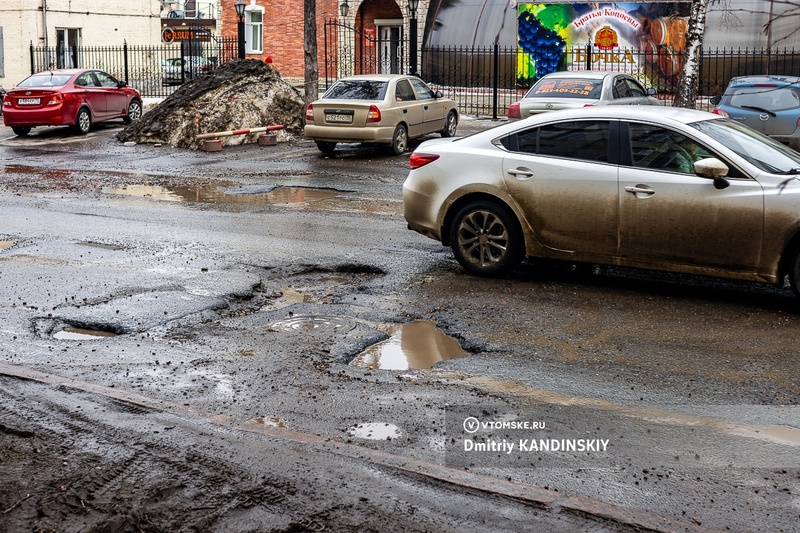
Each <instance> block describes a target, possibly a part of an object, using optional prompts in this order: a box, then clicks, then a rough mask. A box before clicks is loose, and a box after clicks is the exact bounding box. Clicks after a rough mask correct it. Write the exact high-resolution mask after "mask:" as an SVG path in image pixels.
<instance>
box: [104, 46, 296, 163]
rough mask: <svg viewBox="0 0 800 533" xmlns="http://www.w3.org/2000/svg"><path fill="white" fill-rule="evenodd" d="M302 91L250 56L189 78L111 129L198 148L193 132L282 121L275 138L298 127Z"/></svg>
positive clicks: (245, 139)
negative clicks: (137, 117)
mask: <svg viewBox="0 0 800 533" xmlns="http://www.w3.org/2000/svg"><path fill="white" fill-rule="evenodd" d="M303 113H304V101H303V97H302V95H301V94H300V91H298V90H297V89H296V88H295V87H293V86H292V85H290V84H289V83H286V82H285V81H283V80H282V79H281V77H280V74H278V73H277V72H276V71H275V70H274V69H273V68H272V67H271V66H270V65H267V64H266V63H264V62H262V61H257V60H255V59H245V60H236V61H230V62H228V63H225V64H224V65H221V66H220V67H219V68H217V69H215V70H213V71H212V72H210V73H208V74H206V75H204V76H200V77H198V78H195V79H193V80H189V81H187V82H186V83H184V84H183V85H182V86H181V87H179V88H178V89H177V90H176V91H175V92H174V93H172V95H170V96H169V97H168V98H166V99H165V100H164V101H163V102H161V103H160V104H158V105H157V106H156V107H154V108H152V109H150V110H149V111H147V112H146V113H145V114H144V115H143V116H142V118H141V119H140V120H138V121H136V122H134V123H132V124H130V125H129V126H127V127H126V128H125V129H123V130H122V131H120V132H119V133H118V134H117V139H119V140H120V141H122V142H131V141H132V142H136V143H164V144H169V145H171V146H177V147H182V148H195V149H196V148H200V147H201V146H202V143H203V141H202V140H197V135H198V134H204V133H217V132H224V131H232V130H239V129H252V128H259V127H264V126H278V125H280V126H283V129H282V130H278V131H273V132H270V133H277V135H278V141H285V140H289V139H292V138H296V137H299V136H301V135H302V133H303ZM262 133H264V132H261V133H250V134H246V135H234V136H229V137H219V138H220V139H221V140H222V144H223V145H234V144H244V143H254V142H256V141H257V140H258V136H259V135H261V134H262Z"/></svg>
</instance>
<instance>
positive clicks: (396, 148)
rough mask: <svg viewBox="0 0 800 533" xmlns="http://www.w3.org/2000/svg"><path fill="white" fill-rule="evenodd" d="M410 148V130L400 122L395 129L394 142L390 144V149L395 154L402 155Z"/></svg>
mask: <svg viewBox="0 0 800 533" xmlns="http://www.w3.org/2000/svg"><path fill="white" fill-rule="evenodd" d="M406 148H408V131H407V130H406V127H405V126H403V125H402V124H398V125H397V127H396V128H395V129H394V135H392V144H390V145H389V151H390V152H391V153H393V154H394V155H400V154H402V153H403V152H405V151H406Z"/></svg>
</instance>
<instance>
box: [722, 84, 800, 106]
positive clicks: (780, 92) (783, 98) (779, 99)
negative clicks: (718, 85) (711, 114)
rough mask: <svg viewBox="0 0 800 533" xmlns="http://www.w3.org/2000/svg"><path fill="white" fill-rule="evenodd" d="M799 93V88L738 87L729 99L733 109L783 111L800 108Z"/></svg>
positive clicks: (729, 95)
mask: <svg viewBox="0 0 800 533" xmlns="http://www.w3.org/2000/svg"><path fill="white" fill-rule="evenodd" d="M799 91H800V89H798V88H797V87H737V88H735V89H733V90H732V91H731V92H730V93H728V95H727V99H728V105H731V106H733V107H748V106H749V107H757V108H760V109H768V110H770V111H783V110H786V109H795V108H798V107H800V94H798V92H799Z"/></svg>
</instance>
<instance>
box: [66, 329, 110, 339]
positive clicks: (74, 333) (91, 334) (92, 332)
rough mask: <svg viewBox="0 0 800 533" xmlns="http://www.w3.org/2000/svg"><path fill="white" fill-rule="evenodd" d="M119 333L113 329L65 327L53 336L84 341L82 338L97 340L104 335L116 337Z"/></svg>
mask: <svg viewBox="0 0 800 533" xmlns="http://www.w3.org/2000/svg"><path fill="white" fill-rule="evenodd" d="M116 336H117V334H116V333H114V332H111V331H100V330H96V329H83V328H64V329H62V330H61V331H57V332H56V333H55V334H54V335H53V337H54V338H56V339H61V340H69V341H82V340H97V339H102V338H104V337H116Z"/></svg>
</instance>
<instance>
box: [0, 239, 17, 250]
mask: <svg viewBox="0 0 800 533" xmlns="http://www.w3.org/2000/svg"><path fill="white" fill-rule="evenodd" d="M12 246H14V241H0V250H5V249H6V248H11V247H12Z"/></svg>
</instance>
